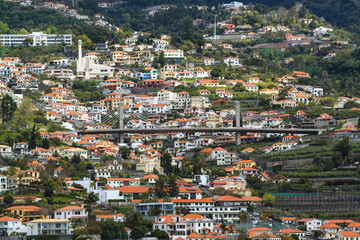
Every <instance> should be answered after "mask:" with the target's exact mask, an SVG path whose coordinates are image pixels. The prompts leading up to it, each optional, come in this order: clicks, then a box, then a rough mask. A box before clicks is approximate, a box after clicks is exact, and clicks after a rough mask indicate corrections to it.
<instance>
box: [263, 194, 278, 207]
mask: <svg viewBox="0 0 360 240" xmlns="http://www.w3.org/2000/svg"><path fill="white" fill-rule="evenodd" d="M262 202H263V203H264V204H265V206H273V205H274V203H275V196H273V195H271V194H269V193H266V194H265V195H264V196H263V199H262Z"/></svg>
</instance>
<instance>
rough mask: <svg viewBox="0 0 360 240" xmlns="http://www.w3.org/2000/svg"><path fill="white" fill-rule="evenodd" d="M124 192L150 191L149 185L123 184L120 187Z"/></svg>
mask: <svg viewBox="0 0 360 240" xmlns="http://www.w3.org/2000/svg"><path fill="white" fill-rule="evenodd" d="M118 189H119V191H120V192H122V193H148V191H149V187H141V186H123V187H120V188H118Z"/></svg>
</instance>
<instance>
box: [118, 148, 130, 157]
mask: <svg viewBox="0 0 360 240" xmlns="http://www.w3.org/2000/svg"><path fill="white" fill-rule="evenodd" d="M119 152H120V153H121V157H122V158H123V159H128V157H129V155H130V154H131V151H130V148H127V147H120V148H119Z"/></svg>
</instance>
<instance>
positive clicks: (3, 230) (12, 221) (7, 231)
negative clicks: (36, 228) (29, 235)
mask: <svg viewBox="0 0 360 240" xmlns="http://www.w3.org/2000/svg"><path fill="white" fill-rule="evenodd" d="M21 228H23V225H22V221H21V220H20V219H16V218H10V217H8V216H4V217H1V218H0V235H1V236H10V235H11V233H13V232H18V231H19V229H21Z"/></svg>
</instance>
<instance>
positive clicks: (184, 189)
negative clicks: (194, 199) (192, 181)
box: [179, 187, 202, 193]
mask: <svg viewBox="0 0 360 240" xmlns="http://www.w3.org/2000/svg"><path fill="white" fill-rule="evenodd" d="M179 193H202V191H201V190H200V189H199V188H192V187H179Z"/></svg>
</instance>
